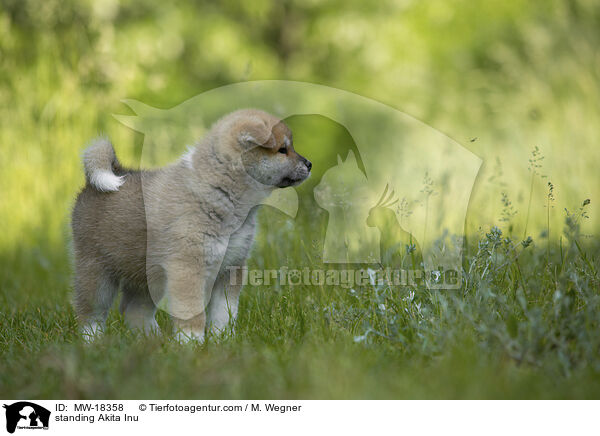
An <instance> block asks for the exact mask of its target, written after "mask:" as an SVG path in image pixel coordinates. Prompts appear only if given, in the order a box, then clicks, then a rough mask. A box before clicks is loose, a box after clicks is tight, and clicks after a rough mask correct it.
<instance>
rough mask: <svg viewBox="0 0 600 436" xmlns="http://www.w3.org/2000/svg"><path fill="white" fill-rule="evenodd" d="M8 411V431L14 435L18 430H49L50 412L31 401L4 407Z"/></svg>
mask: <svg viewBox="0 0 600 436" xmlns="http://www.w3.org/2000/svg"><path fill="white" fill-rule="evenodd" d="M3 407H4V408H5V409H6V431H8V432H9V433H14V432H15V430H16V429H17V428H18V429H29V430H35V429H43V430H48V424H49V421H50V411H49V410H48V409H46V408H44V407H42V406H39V405H37V404H35V403H30V402H29V401H19V402H18V403H13V404H11V405H6V404H5V405H4V406H3Z"/></svg>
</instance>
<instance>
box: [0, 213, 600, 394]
mask: <svg viewBox="0 0 600 436" xmlns="http://www.w3.org/2000/svg"><path fill="white" fill-rule="evenodd" d="M583 216H585V206H584V205H582V206H581V208H580V210H579V211H578V212H577V213H572V214H569V215H568V217H567V224H568V225H567V226H566V229H565V233H566V235H565V237H564V239H563V241H564V242H563V244H564V245H563V247H562V251H559V250H558V247H551V250H550V253H551V255H552V257H551V262H550V263H548V261H547V260H548V257H547V250H546V248H545V247H543V246H536V244H535V242H532V241H531V239H529V240H527V241H524V242H521V241H518V240H513V239H511V238H508V237H505V236H504V235H503V234H502V231H501V230H500V229H499V228H497V227H494V228H492V229H491V230H490V231H489V232H488V233H486V234H485V235H484V236H483V238H482V239H481V240H480V241H479V243H478V246H477V247H472V248H473V252H472V254H471V255H469V256H468V257H467V258H466V260H465V274H466V277H465V279H466V280H465V286H464V287H463V289H462V290H460V291H428V290H426V289H424V288H422V287H413V288H410V289H406V288H393V287H388V286H381V285H376V286H371V285H369V286H366V287H363V288H356V289H353V290H349V289H343V288H336V287H327V286H323V287H310V286H308V287H293V286H292V287H285V286H283V287H282V288H281V289H273V287H248V288H247V289H245V292H244V293H243V294H242V299H241V306H240V315H239V319H238V322H237V326H236V328H237V330H236V334H235V335H231V334H224V335H223V336H221V337H218V338H217V337H214V336H213V337H210V338H209V340H208V341H207V342H206V343H204V344H179V343H177V342H175V341H173V340H172V339H171V335H170V333H169V332H170V328H171V326H170V323H169V320H168V317H167V316H166V314H164V313H162V312H159V316H158V319H159V324H160V325H161V329H162V330H163V334H162V335H159V336H152V337H144V336H142V335H140V334H139V333H137V332H132V331H130V330H128V329H127V328H126V327H125V326H124V324H123V320H122V318H121V317H120V315H118V313H117V311H116V310H115V311H113V312H112V313H111V315H110V317H109V320H108V322H107V331H106V334H105V335H104V336H102V337H101V338H99V339H98V340H97V341H95V342H93V343H92V344H87V343H85V342H84V341H83V340H82V338H81V336H80V335H79V333H78V330H77V324H76V320H75V318H74V313H73V310H72V308H71V306H70V303H69V295H68V292H66V290H67V289H69V286H70V266H69V261H68V253H67V250H66V248H65V247H64V246H52V245H46V246H41V247H37V248H36V249H34V250H32V251H22V252H19V253H16V255H15V256H14V257H13V258H12V259H9V258H5V259H2V265H3V270H2V277H3V282H4V283H3V292H2V294H1V296H0V307H2V308H3V310H2V313H1V315H0V355H1V362H2V371H0V393H1V395H2V397H7V398H80V399H84V398H597V397H598V394H599V393H600V358H599V356H600V354H599V351H600V349H599V347H600V335H598V331H599V327H600V295H598V292H597V290H598V287H599V285H600V280H599V277H598V247H597V246H596V247H594V246H593V245H592V244H590V243H588V244H582V240H581V238H582V236H581V235H580V234H579V233H578V231H579V230H578V229H579V221H580V220H581V219H582V217H583ZM281 220H283V221H286V220H287V218H284V217H282V216H280V215H279V214H278V213H274V212H273V211H269V210H266V211H263V213H262V216H261V223H262V226H272V225H274V224H281V223H280V221H281ZM280 236H281V235H275V236H273V237H274V238H279V237H280ZM262 246H263V243H262V242H260V241H259V243H258V244H257V247H256V249H255V250H254V253H253V256H252V259H251V260H250V264H251V266H257V267H262V266H261V265H265V264H267V265H268V264H269V262H271V261H272V259H275V258H283V257H284V256H285V255H288V256H289V254H290V250H294V251H293V252H292V253H293V254H294V255H295V256H297V257H300V256H301V255H302V252H301V250H302V246H301V245H300V244H299V243H298V242H296V241H295V240H288V241H285V240H283V241H282V243H281V244H279V246H278V248H276V249H271V250H269V251H268V252H262V248H261V247H262ZM271 247H272V245H271ZM267 255H268V256H267ZM271 257H272V258H271ZM313 262H314V260H313ZM313 266H315V267H316V266H318V265H317V264H316V263H313Z"/></svg>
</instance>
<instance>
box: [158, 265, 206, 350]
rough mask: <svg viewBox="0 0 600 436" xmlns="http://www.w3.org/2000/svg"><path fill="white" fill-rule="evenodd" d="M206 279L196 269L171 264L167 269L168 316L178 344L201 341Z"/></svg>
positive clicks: (197, 267) (197, 268)
mask: <svg viewBox="0 0 600 436" xmlns="http://www.w3.org/2000/svg"><path fill="white" fill-rule="evenodd" d="M205 289H206V277H205V276H204V275H203V274H202V272H201V271H200V268H199V265H197V264H191V263H185V262H172V263H171V264H170V265H169V266H168V268H167V295H168V301H169V303H168V304H169V313H170V314H171V318H172V319H173V324H174V325H175V334H176V338H177V339H178V340H179V341H180V342H187V341H189V340H197V341H199V342H202V341H203V340H204V327H205V324H206V314H205V295H204V294H205Z"/></svg>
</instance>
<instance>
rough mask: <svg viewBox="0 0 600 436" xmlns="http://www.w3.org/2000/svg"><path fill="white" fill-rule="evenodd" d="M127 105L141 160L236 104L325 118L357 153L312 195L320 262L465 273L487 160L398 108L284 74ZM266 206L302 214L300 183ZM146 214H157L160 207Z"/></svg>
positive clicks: (167, 150) (171, 150)
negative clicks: (177, 99)
mask: <svg viewBox="0 0 600 436" xmlns="http://www.w3.org/2000/svg"><path fill="white" fill-rule="evenodd" d="M123 102H124V103H125V104H126V105H128V106H129V107H130V108H131V109H132V110H133V111H134V112H135V114H136V115H114V117H115V118H116V119H117V120H118V121H120V122H121V123H123V124H124V125H126V126H128V127H130V128H132V129H134V130H136V131H138V132H141V133H143V134H144V146H143V148H142V156H141V166H142V167H152V166H156V165H164V164H167V163H168V162H171V161H173V160H174V159H175V158H176V157H178V156H180V155H181V154H182V153H183V152H184V151H185V146H186V144H193V143H194V142H195V141H197V140H198V138H200V137H202V136H203V134H204V133H205V132H206V130H207V128H208V127H209V126H210V125H211V124H212V123H213V122H214V121H216V120H217V119H219V118H220V117H221V116H223V115H224V114H226V113H228V112H232V111H234V110H236V109H240V108H248V107H254V108H258V109H263V110H265V111H267V112H270V113H273V114H275V115H276V116H278V117H280V118H281V119H282V120H285V119H287V118H289V117H293V116H302V115H319V116H322V117H325V118H328V119H329V120H330V121H332V122H334V123H337V124H339V125H341V126H343V127H344V128H345V129H346V130H347V132H348V133H349V135H350V137H351V138H352V140H353V142H354V144H355V146H356V151H355V152H352V151H351V152H345V153H342V155H341V156H339V157H338V159H337V165H334V166H333V167H330V168H329V169H327V170H326V173H325V174H324V175H323V176H322V179H321V180H320V182H319V184H318V185H317V186H316V187H315V189H314V192H313V194H314V201H316V204H317V205H318V206H319V207H320V208H322V209H324V210H325V211H326V212H327V214H328V217H329V218H328V224H327V230H326V234H325V240H324V243H323V253H322V260H323V262H324V263H333V264H375V265H385V266H391V267H393V268H402V269H407V270H410V269H416V270H421V271H423V272H425V276H426V277H436V276H437V277H439V276H440V275H445V273H446V272H451V271H462V256H463V252H462V250H463V246H464V244H463V237H464V229H465V220H466V214H467V207H468V205H469V200H470V196H471V191H472V189H473V186H474V183H475V179H476V177H477V174H478V172H479V168H480V166H481V164H482V160H481V159H480V158H479V157H478V156H476V155H475V154H473V153H472V152H471V151H469V150H468V149H467V148H465V147H464V146H462V145H461V144H459V143H457V142H456V141H454V140H452V139H451V138H449V137H448V136H447V135H445V134H443V133H442V132H440V131H438V130H436V129H434V128H432V127H431V126H428V125H427V124H425V123H423V122H421V121H419V120H417V119H415V118H413V117H411V116H409V115H407V114H405V113H403V112H401V111H399V110H397V109H395V108H392V107H390V106H387V105H385V104H382V103H380V102H377V101H374V100H371V99H369V98H366V97H363V96H360V95H357V94H353V93H351V92H347V91H343V90H340V89H336V88H331V87H327V86H322V85H316V84H312V83H304V82H294V81H284V80H264V81H255V82H243V83H237V84H232V85H227V86H224V87H221V88H217V89H213V90H210V91H207V92H204V93H202V94H200V95H197V96H195V97H193V98H191V99H189V100H187V101H185V102H183V103H181V104H179V105H177V106H174V107H172V108H170V109H164V110H163V109H158V108H154V107H151V106H148V105H146V104H144V103H142V102H139V101H135V100H124V101H123ZM314 133H315V134H318V132H314ZM333 146H335V144H332V147H333ZM317 151H318V150H317ZM316 154H318V153H316ZM309 157H310V158H311V161H313V163H314V165H315V168H317V167H319V165H320V164H322V162H320V161H319V157H318V156H309ZM233 164H236V165H237V164H239V165H241V164H242V163H241V162H239V163H232V165H233ZM143 184H144V181H143V180H142V189H144V186H143ZM262 204H268V205H270V206H272V207H275V208H277V209H279V210H280V211H282V212H284V213H285V214H287V215H289V216H290V217H291V218H295V217H296V214H297V210H298V205H299V199H298V193H297V191H296V189H295V188H293V187H292V188H284V189H278V190H275V191H274V192H273V194H272V195H271V197H269V198H267V200H265V201H263V202H262ZM146 213H147V214H148V217H150V216H151V214H152V213H153V211H149V210H147V211H146ZM149 221H150V219H149ZM153 234H156V235H160V234H161V229H151V228H149V232H148V239H149V240H148V245H147V250H148V251H149V252H150V251H151V250H152V247H153V244H152V242H153V241H152V240H151V239H152V238H151V236H150V235H153ZM413 266H416V268H414V267H413ZM427 285H428V287H430V288H437V289H458V288H460V285H461V281H460V279H458V280H456V279H455V280H453V281H452V283H449V282H448V281H445V282H444V283H437V282H436V280H431V281H430V282H428V283H427ZM150 291H151V294H152V295H153V297H154V293H153V290H152V289H151V290H150ZM157 295H162V294H160V293H159V294H157Z"/></svg>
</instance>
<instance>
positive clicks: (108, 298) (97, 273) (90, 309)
mask: <svg viewBox="0 0 600 436" xmlns="http://www.w3.org/2000/svg"><path fill="white" fill-rule="evenodd" d="M117 290H118V283H117V282H116V281H115V280H114V278H113V277H111V276H110V275H109V274H107V273H106V272H105V271H103V269H102V267H101V266H99V265H98V264H96V263H94V262H90V263H86V264H84V263H83V262H78V263H77V265H76V267H75V292H74V295H73V304H74V306H75V312H76V314H77V319H78V320H79V323H80V325H81V326H82V333H83V336H84V339H85V340H92V339H93V338H94V337H95V336H96V334H97V333H98V331H99V330H102V327H103V326H104V322H105V321H106V317H107V316H108V312H109V310H110V308H111V307H112V304H113V301H114V299H115V297H116V295H117Z"/></svg>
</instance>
